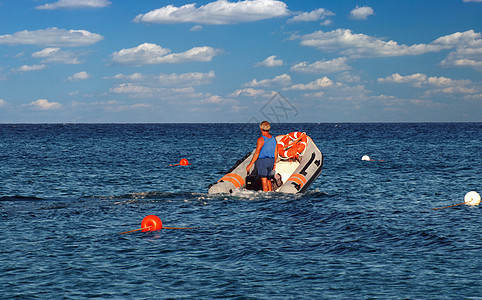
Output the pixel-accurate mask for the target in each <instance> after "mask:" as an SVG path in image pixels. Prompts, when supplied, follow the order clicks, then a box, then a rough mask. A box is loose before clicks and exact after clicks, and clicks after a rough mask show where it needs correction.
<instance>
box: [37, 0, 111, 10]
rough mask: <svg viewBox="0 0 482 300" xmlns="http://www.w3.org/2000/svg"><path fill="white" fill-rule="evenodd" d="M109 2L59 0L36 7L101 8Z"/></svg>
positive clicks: (105, 0) (100, 0) (99, 0)
mask: <svg viewBox="0 0 482 300" xmlns="http://www.w3.org/2000/svg"><path fill="white" fill-rule="evenodd" d="M110 4H111V2H110V1H107V0H59V1H57V2H54V3H47V4H44V5H39V6H37V7H36V8H37V9H59V8H69V9H75V8H101V7H106V6H109V5H110Z"/></svg>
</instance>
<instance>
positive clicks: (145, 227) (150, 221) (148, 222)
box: [141, 215, 162, 232]
mask: <svg viewBox="0 0 482 300" xmlns="http://www.w3.org/2000/svg"><path fill="white" fill-rule="evenodd" d="M141 227H142V232H146V231H156V230H161V229H162V221H161V219H160V218H159V217H158V216H155V215H148V216H147V217H145V218H144V219H142V222H141Z"/></svg>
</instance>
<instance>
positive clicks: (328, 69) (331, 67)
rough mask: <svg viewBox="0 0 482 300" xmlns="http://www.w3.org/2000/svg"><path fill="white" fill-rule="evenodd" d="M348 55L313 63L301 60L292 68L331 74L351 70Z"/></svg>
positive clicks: (294, 70) (298, 70)
mask: <svg viewBox="0 0 482 300" xmlns="http://www.w3.org/2000/svg"><path fill="white" fill-rule="evenodd" d="M346 61H347V58H346V57H338V58H335V59H332V60H324V59H322V60H319V61H316V62H314V63H312V64H309V63H308V62H306V61H305V62H301V63H298V64H296V65H293V66H292V67H291V68H290V70H291V71H293V72H301V73H313V74H329V73H335V72H340V71H346V70H350V69H351V68H350V66H348V64H347V63H346Z"/></svg>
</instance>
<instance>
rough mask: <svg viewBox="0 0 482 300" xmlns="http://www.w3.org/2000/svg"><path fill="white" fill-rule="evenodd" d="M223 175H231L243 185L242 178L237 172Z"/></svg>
mask: <svg viewBox="0 0 482 300" xmlns="http://www.w3.org/2000/svg"><path fill="white" fill-rule="evenodd" d="M225 176H231V177H233V178H235V179H236V180H238V181H239V184H241V186H243V185H244V178H243V177H242V176H241V175H239V174H236V173H229V174H226V175H225Z"/></svg>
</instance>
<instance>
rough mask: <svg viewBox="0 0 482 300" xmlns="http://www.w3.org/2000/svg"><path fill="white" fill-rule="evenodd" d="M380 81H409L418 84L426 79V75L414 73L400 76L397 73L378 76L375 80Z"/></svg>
mask: <svg viewBox="0 0 482 300" xmlns="http://www.w3.org/2000/svg"><path fill="white" fill-rule="evenodd" d="M377 81H378V82H380V83H411V84H420V83H422V82H426V81H427V75H425V74H421V73H416V74H412V75H408V76H402V75H400V74H398V73H395V74H392V75H390V76H388V77H385V78H378V80H377Z"/></svg>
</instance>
